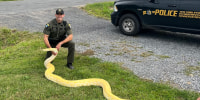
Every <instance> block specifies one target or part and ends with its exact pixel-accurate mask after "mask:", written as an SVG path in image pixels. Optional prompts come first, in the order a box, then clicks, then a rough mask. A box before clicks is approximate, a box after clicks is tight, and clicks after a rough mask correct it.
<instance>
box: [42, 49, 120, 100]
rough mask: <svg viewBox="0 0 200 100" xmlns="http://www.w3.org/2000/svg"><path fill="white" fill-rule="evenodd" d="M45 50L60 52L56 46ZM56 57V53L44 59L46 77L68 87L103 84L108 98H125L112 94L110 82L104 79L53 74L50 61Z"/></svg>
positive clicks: (105, 95)
mask: <svg viewBox="0 0 200 100" xmlns="http://www.w3.org/2000/svg"><path fill="white" fill-rule="evenodd" d="M43 51H53V52H55V53H58V51H57V49H56V48H48V49H43ZM55 57H56V55H52V56H51V57H49V58H48V59H46V60H45V61H44V66H45V67H46V71H45V77H46V78H47V79H48V80H51V81H53V82H55V83H58V84H60V85H63V86H67V87H80V86H90V85H95V86H101V87H102V88H103V94H104V97H105V98H107V99H108V100H124V99H120V98H119V97H117V96H115V95H114V94H112V92H111V87H110V85H109V83H108V82H107V81H105V80H104V79H98V78H90V79H82V80H65V79H63V78H62V77H60V76H58V75H55V74H53V72H54V70H55V67H54V65H53V64H51V63H50V62H51V61H53V60H54V59H55Z"/></svg>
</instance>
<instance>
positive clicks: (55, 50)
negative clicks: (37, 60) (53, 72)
mask: <svg viewBox="0 0 200 100" xmlns="http://www.w3.org/2000/svg"><path fill="white" fill-rule="evenodd" d="M43 51H53V52H55V53H58V50H57V48H47V49H43Z"/></svg>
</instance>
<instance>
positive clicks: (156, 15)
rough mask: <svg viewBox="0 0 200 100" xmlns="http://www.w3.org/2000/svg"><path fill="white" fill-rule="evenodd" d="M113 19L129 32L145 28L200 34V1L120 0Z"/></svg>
mask: <svg viewBox="0 0 200 100" xmlns="http://www.w3.org/2000/svg"><path fill="white" fill-rule="evenodd" d="M111 22H112V24H114V25H115V26H119V29H120V31H121V32H122V33H123V34H125V35H136V34H137V33H139V32H140V30H141V29H144V28H154V29H157V28H159V29H164V30H169V31H176V32H177V31H178V32H186V33H188V32H189V33H200V0H118V1H115V2H114V11H113V13H112V14H111Z"/></svg>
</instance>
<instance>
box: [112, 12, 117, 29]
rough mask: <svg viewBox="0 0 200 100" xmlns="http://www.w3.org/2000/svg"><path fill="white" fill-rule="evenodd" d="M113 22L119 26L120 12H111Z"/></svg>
mask: <svg viewBox="0 0 200 100" xmlns="http://www.w3.org/2000/svg"><path fill="white" fill-rule="evenodd" d="M111 23H112V24H113V25H115V26H118V13H117V12H113V13H112V14H111Z"/></svg>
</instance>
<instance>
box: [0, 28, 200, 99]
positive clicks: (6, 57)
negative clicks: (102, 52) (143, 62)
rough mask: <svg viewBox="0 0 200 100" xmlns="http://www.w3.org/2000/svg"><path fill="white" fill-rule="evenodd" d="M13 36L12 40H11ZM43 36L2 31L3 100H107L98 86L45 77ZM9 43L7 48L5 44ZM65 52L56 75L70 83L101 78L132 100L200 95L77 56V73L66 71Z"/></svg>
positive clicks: (0, 84) (0, 82)
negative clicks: (66, 84) (80, 85)
mask: <svg viewBox="0 0 200 100" xmlns="http://www.w3.org/2000/svg"><path fill="white" fill-rule="evenodd" d="M10 35H12V36H10ZM42 36H43V34H42V33H40V34H39V33H35V34H30V33H29V32H18V31H16V30H10V29H6V28H3V29H0V37H1V38H2V37H4V38H6V39H0V43H1V49H0V100H5V99H6V100H35V99H40V100H47V99H48V100H63V99H65V100H105V98H104V96H103V93H102V88H100V87H96V86H88V87H78V88H70V87H63V86H60V85H58V84H56V83H54V82H52V81H49V80H47V79H46V78H45V77H44V72H45V67H44V65H43V61H44V57H45V54H46V52H43V51H42V49H44V48H45V45H44V43H43V38H42ZM4 43H6V44H4ZM66 53H67V51H66V49H64V48H62V49H61V50H60V52H59V54H58V56H57V58H56V59H55V61H54V62H53V64H54V65H55V67H56V70H55V74H57V75H60V76H61V77H63V78H65V79H67V80H79V79H86V78H102V79H105V80H107V81H108V82H109V83H110V85H111V88H112V92H113V93H114V94H115V95H117V96H119V97H121V98H125V99H130V100H195V99H196V98H197V97H199V96H200V94H198V93H195V92H191V91H180V90H178V89H175V88H172V87H170V86H167V85H162V84H160V83H153V82H151V81H148V80H143V79H140V78H138V77H137V76H135V75H134V74H133V73H132V71H129V70H127V69H125V68H122V67H121V66H120V65H119V64H115V63H111V62H103V61H102V60H100V59H97V58H91V57H88V56H83V55H84V54H83V55H82V54H78V53H76V55H75V63H74V66H75V69H74V70H70V69H68V68H66V67H65V64H66V56H67V55H66Z"/></svg>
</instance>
